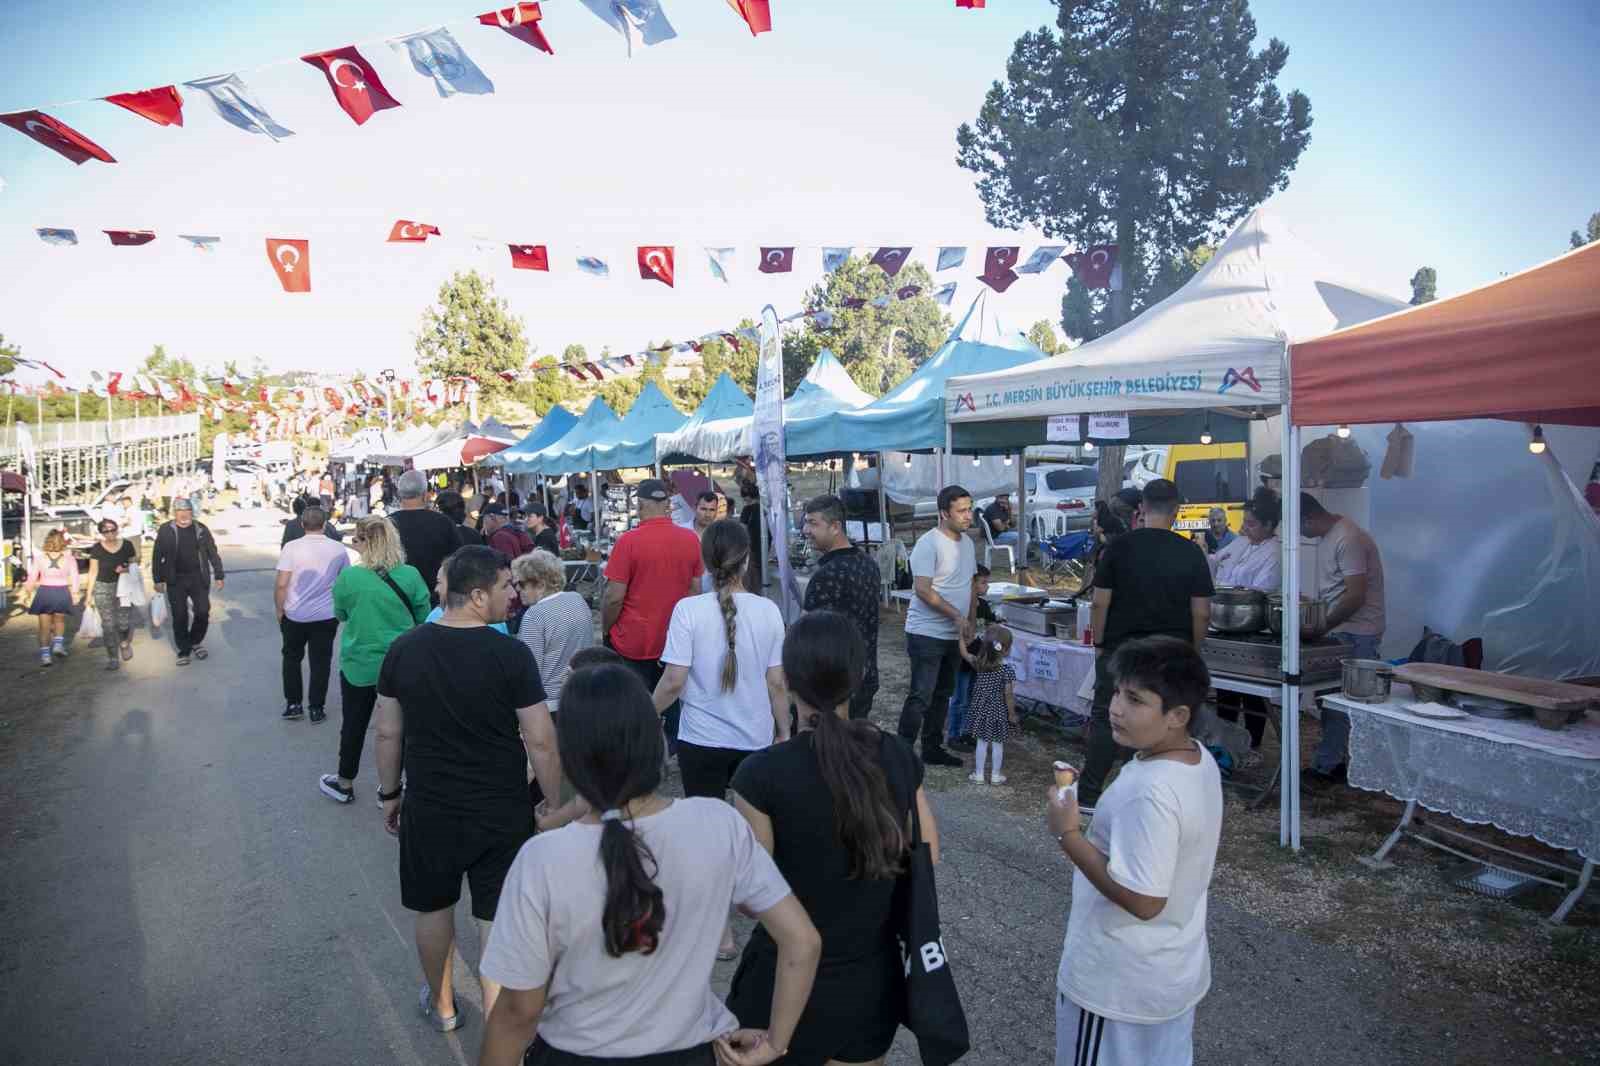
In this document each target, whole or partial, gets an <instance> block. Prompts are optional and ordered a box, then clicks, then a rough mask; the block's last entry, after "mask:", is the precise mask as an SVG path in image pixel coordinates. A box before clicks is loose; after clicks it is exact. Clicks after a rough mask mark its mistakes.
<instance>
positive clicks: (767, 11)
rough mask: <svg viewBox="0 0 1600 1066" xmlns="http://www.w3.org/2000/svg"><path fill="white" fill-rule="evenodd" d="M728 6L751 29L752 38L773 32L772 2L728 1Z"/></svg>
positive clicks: (751, 0)
mask: <svg viewBox="0 0 1600 1066" xmlns="http://www.w3.org/2000/svg"><path fill="white" fill-rule="evenodd" d="M728 6H729V7H731V8H733V10H734V11H736V12H737V13H738V15H739V17H740V18H742V19H744V21H745V24H746V25H747V26H749V27H750V36H752V37H754V36H755V35H756V34H758V33H771V32H772V4H771V0H728Z"/></svg>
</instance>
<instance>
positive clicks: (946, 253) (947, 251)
mask: <svg viewBox="0 0 1600 1066" xmlns="http://www.w3.org/2000/svg"><path fill="white" fill-rule="evenodd" d="M966 261H967V250H966V249H965V248H949V247H946V248H940V249H939V265H938V266H936V267H935V268H934V270H935V271H936V272H937V271H940V270H954V269H955V268H956V267H958V266H960V265H961V264H962V263H965V262H966Z"/></svg>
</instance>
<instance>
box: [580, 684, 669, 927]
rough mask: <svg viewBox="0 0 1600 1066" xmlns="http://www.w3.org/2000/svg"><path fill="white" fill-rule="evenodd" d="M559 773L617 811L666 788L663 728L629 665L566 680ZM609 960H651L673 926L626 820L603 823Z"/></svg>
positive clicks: (651, 865)
mask: <svg viewBox="0 0 1600 1066" xmlns="http://www.w3.org/2000/svg"><path fill="white" fill-rule="evenodd" d="M556 739H557V742H558V743H559V745H560V750H561V767H562V769H563V770H564V771H565V772H566V775H567V777H568V778H569V779H570V780H571V781H572V787H573V788H574V789H575V790H577V793H578V795H580V796H582V797H583V798H584V800H585V801H587V802H588V804H589V806H590V807H591V808H592V809H594V810H596V811H600V812H602V813H603V812H606V811H613V810H619V809H620V808H622V807H623V805H625V804H626V803H628V802H629V801H631V800H636V799H639V798H640V797H641V796H648V795H650V794H651V793H652V792H654V791H655V790H656V788H657V787H659V786H660V784H661V761H662V758H663V757H664V755H665V751H664V749H663V747H662V740H661V722H660V720H659V719H658V718H657V717H656V712H655V706H654V704H653V703H652V702H651V699H650V693H649V692H648V691H647V690H646V689H645V687H644V682H643V681H640V680H639V675H638V674H636V673H634V672H633V671H632V670H631V669H629V668H628V667H626V666H586V667H584V668H583V669H581V670H576V671H574V672H573V673H572V674H571V675H570V676H568V678H567V681H566V684H565V685H563V686H562V688H561V714H559V715H557V716H556ZM600 826H601V828H600V865H601V866H602V867H603V868H604V869H605V872H606V906H605V911H604V912H603V914H602V917H601V919H600V926H601V928H602V929H604V930H605V936H606V954H608V955H610V956H611V957H612V958H621V957H622V956H623V955H624V954H625V953H627V952H630V951H637V952H639V953H640V954H641V955H649V954H651V953H652V952H654V951H655V950H656V947H657V946H658V944H659V942H660V939H661V927H662V926H663V925H664V924H665V923H666V920H667V907H666V900H665V898H664V897H663V896H662V894H661V889H659V888H657V887H656V883H655V875H656V873H657V866H656V860H655V856H654V855H652V854H651V853H650V848H649V846H648V845H646V844H645V842H644V841H643V840H642V839H641V838H640V837H639V836H638V834H637V833H635V832H634V830H633V826H632V825H630V824H629V823H628V822H627V821H626V820H625V819H622V818H612V819H609V820H606V821H602V822H601V823H600Z"/></svg>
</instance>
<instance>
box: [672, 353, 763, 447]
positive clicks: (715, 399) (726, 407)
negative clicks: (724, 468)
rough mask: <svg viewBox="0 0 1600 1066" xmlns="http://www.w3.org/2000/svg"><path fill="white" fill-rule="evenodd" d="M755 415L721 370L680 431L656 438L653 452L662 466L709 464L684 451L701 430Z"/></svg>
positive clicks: (742, 391)
mask: <svg viewBox="0 0 1600 1066" xmlns="http://www.w3.org/2000/svg"><path fill="white" fill-rule="evenodd" d="M755 413H756V405H755V403H754V402H753V401H752V400H751V399H750V397H748V396H746V395H745V394H744V390H742V389H740V388H739V386H738V385H737V384H735V383H734V380H733V379H732V378H731V377H729V376H728V374H727V372H726V371H724V372H723V373H722V374H720V375H719V376H718V377H717V380H716V381H715V382H713V383H712V385H711V391H710V392H708V393H706V398H705V399H704V400H701V401H700V406H699V407H697V408H695V411H694V414H692V415H690V416H689V420H688V421H686V422H685V423H684V424H683V428H682V429H679V430H678V431H677V432H676V433H667V434H664V435H663V436H661V437H658V438H656V452H657V454H658V455H659V456H660V458H661V461H662V462H664V463H666V462H672V463H692V462H710V461H711V460H709V459H707V458H706V457H704V456H701V455H696V454H694V452H692V451H688V450H686V448H687V447H688V446H692V445H694V444H696V443H697V439H698V435H699V432H700V430H701V427H703V426H705V425H707V424H708V423H711V422H720V421H725V420H727V419H732V418H751V417H753V416H754V415H755Z"/></svg>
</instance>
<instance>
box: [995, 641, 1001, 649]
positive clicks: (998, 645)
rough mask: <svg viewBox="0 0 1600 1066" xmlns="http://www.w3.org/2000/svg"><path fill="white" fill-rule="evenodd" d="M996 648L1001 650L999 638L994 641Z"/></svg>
mask: <svg viewBox="0 0 1600 1066" xmlns="http://www.w3.org/2000/svg"><path fill="white" fill-rule="evenodd" d="M994 650H995V651H999V650H1000V642H999V641H998V640H997V641H995V642H994Z"/></svg>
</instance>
